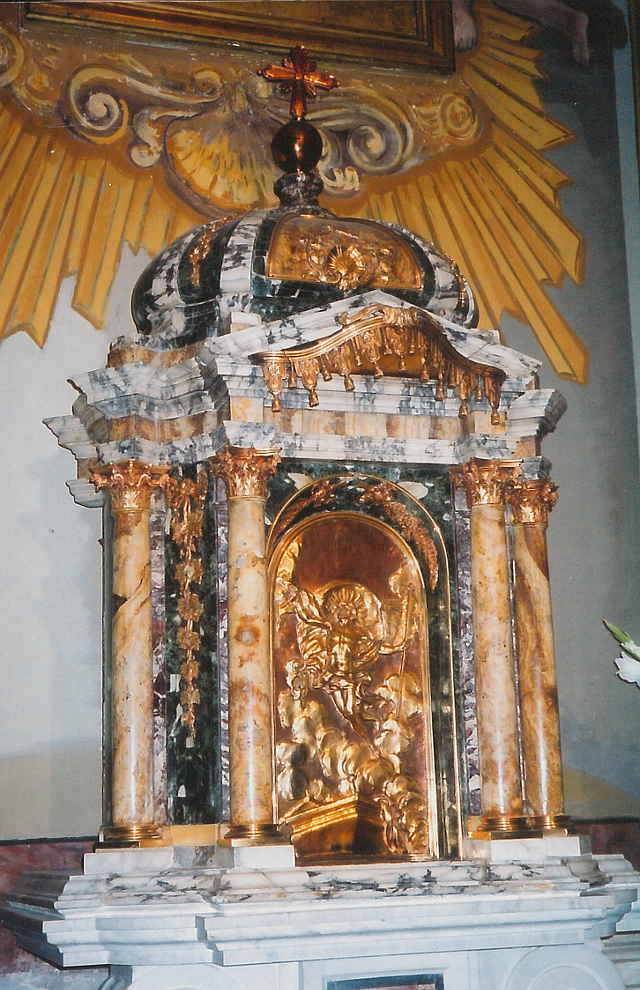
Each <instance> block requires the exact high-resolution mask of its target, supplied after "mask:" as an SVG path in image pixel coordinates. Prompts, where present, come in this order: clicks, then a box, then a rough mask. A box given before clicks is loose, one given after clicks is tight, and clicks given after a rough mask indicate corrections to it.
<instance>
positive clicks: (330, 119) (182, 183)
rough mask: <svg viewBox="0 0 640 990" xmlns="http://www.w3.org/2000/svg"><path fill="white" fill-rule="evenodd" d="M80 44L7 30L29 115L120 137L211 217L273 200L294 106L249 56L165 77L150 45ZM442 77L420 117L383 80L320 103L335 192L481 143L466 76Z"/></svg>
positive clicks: (1, 54)
mask: <svg viewBox="0 0 640 990" xmlns="http://www.w3.org/2000/svg"><path fill="white" fill-rule="evenodd" d="M70 44H71V42H70V40H67V39H65V38H63V37H61V38H59V39H57V41H56V44H55V45H54V44H51V43H48V42H45V41H43V40H40V39H37V38H32V37H25V39H24V40H23V39H22V38H18V37H17V36H16V35H15V34H13V33H12V32H11V31H9V30H8V29H6V28H5V27H3V26H0V87H2V86H11V88H12V90H13V92H14V95H15V96H17V98H18V99H19V100H20V102H22V103H23V104H24V105H25V106H27V107H28V108H29V109H30V110H35V111H36V112H38V113H40V114H42V115H44V116H47V117H53V118H56V117H58V116H60V114H61V115H62V118H63V120H64V123H65V124H66V125H67V126H68V127H69V128H70V129H71V130H72V131H73V132H74V133H75V134H76V135H78V136H80V137H82V138H85V139H87V140H88V141H90V142H91V143H93V144H97V145H111V144H118V143H120V142H122V143H123V147H124V148H126V154H127V156H128V158H129V162H130V163H131V164H132V165H134V166H136V167H138V168H150V167H152V166H154V165H156V164H161V165H162V166H163V167H164V168H165V170H166V172H167V175H168V177H169V179H170V181H171V184H172V186H173V187H174V189H176V190H177V191H178V192H179V193H180V195H181V196H182V197H183V198H184V199H186V200H187V201H188V202H189V203H191V204H192V205H194V206H195V207H196V208H198V209H200V210H202V211H203V212H205V213H210V214H211V213H215V212H216V211H217V210H225V209H237V208H242V207H245V208H249V207H264V206H266V205H268V204H269V203H270V202H271V201H272V192H271V187H272V185H273V181H274V178H275V177H276V173H275V170H274V167H273V165H272V163H271V160H270V156H269V152H268V145H269V141H270V138H271V136H272V133H273V129H274V124H278V123H283V122H284V121H285V120H286V119H287V117H288V109H287V103H286V100H285V99H283V98H282V96H280V95H279V94H278V93H275V94H274V93H272V92H270V90H269V86H268V84H267V83H266V82H265V80H264V79H258V78H256V76H255V73H254V70H253V67H252V66H251V60H250V59H249V58H248V57H246V56H244V57H242V58H240V59H237V60H234V61H230V60H229V59H228V58H225V57H217V58H216V62H215V67H214V65H213V64H210V63H208V62H204V61H202V62H197V61H196V62H195V64H194V61H193V60H192V59H187V58H186V57H184V56H182V55H181V53H180V52H178V51H176V52H174V53H173V56H172V64H171V70H170V71H167V67H166V63H164V62H163V61H162V60H161V59H159V58H158V56H157V53H154V51H153V49H152V48H149V49H147V50H144V49H141V50H139V51H138V52H136V55H135V56H134V55H133V54H131V53H128V52H126V51H122V52H118V51H112V50H110V49H109V48H108V47H107V46H105V45H104V44H101V43H99V42H97V40H96V39H95V38H92V39H91V43H90V44H89V45H88V46H87V48H86V49H82V50H81V51H78V50H77V48H76V49H74V50H73V51H72V50H71V48H70ZM141 52H144V54H141ZM250 66H251V67H250ZM69 69H71V71H70V72H69ZM432 81H433V86H431V87H428V88H427V91H426V92H425V93H424V94H421V103H422V105H421V107H420V110H419V111H418V110H416V109H415V107H414V106H413V104H412V101H410V100H406V101H405V100H403V99H398V96H397V94H396V93H394V92H393V91H392V90H391V88H390V87H388V86H386V85H385V84H378V85H376V86H375V87H373V86H369V85H363V84H362V83H360V82H359V81H357V80H353V81H352V82H351V84H350V85H347V86H345V87H343V88H342V89H341V90H340V91H339V93H338V95H337V96H336V95H332V97H331V99H330V100H324V101H321V102H320V103H319V104H318V105H317V106H316V107H314V108H313V111H312V112H311V113H310V114H309V119H311V120H313V122H314V124H315V125H316V126H317V127H318V130H319V131H320V133H321V134H322V138H323V146H324V151H323V157H322V160H321V162H320V166H319V168H320V172H321V174H322V177H323V179H324V181H325V185H326V189H327V191H328V192H329V193H331V194H334V195H351V194H353V193H354V192H355V191H357V190H358V188H359V185H360V180H361V177H362V176H367V175H371V176H375V175H388V174H392V173H394V172H398V171H402V170H404V169H406V168H409V167H410V166H411V165H413V164H415V163H416V162H417V161H420V160H422V159H424V158H429V157H433V156H434V155H438V154H441V153H442V152H443V151H445V150H447V149H451V148H453V147H459V146H460V145H461V144H469V143H473V142H474V141H475V140H476V139H477V138H478V136H479V134H480V132H481V130H482V126H483V125H482V120H481V114H480V112H479V110H478V108H477V106H476V102H474V97H473V94H472V93H469V92H466V90H465V87H464V85H463V84H462V83H461V82H460V81H459V80H458V81H454V82H442V81H440V80H438V79H435V80H432ZM227 176H228V180H229V181H226V178H225V177H227Z"/></svg>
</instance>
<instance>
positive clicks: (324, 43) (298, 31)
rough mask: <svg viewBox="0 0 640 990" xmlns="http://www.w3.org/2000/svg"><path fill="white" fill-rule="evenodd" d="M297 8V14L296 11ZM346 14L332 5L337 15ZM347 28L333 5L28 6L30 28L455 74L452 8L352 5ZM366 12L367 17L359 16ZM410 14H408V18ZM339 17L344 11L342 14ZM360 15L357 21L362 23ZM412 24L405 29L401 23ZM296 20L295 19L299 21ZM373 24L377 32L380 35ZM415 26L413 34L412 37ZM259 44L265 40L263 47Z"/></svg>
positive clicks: (444, 4)
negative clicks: (135, 34)
mask: <svg viewBox="0 0 640 990" xmlns="http://www.w3.org/2000/svg"><path fill="white" fill-rule="evenodd" d="M294 6H295V11H294V9H293V8H294ZM339 6H343V5H342V4H340V5H338V4H336V3H333V4H331V10H332V11H333V9H334V8H338V7H339ZM348 7H349V8H351V9H350V10H349V11H347V5H344V14H345V15H347V13H348V16H347V17H346V19H345V20H343V21H342V23H340V22H338V23H336V19H335V14H334V16H333V17H331V18H330V20H329V22H327V20H325V18H326V17H327V16H328V14H330V13H331V11H329V4H328V3H327V0H315V2H308V0H305V2H299V3H296V4H295V5H294V4H292V3H290V2H289V0H275V2H266V0H261V2H253V3H246V2H244V0H241V2H222V0H220V2H206V0H202V2H200V3H184V2H167V0H164V2H162V0H156V2H148V0H133V2H131V0H111V2H102V0H97V2H94V3H91V2H82V0H78V2H75V3H62V2H25V3H23V4H22V19H23V21H35V20H39V21H55V22H57V23H64V24H76V25H82V26H95V27H102V28H110V29H111V30H116V31H139V32H142V33H144V34H151V35H154V34H155V35H161V36H162V40H163V41H164V42H165V43H166V41H167V32H168V31H170V35H171V40H175V41H178V42H180V41H183V42H184V41H198V42H203V43H207V44H209V45H210V44H211V43H214V44H216V43H218V44H222V45H233V46H234V47H236V48H237V47H246V48H256V47H257V48H260V49H265V48H273V49H278V50H280V49H282V48H287V47H290V46H291V45H293V44H296V43H299V42H300V41H304V43H305V45H307V46H308V47H309V48H310V49H312V50H313V52H314V53H315V54H322V55H324V56H329V57H333V58H340V59H351V60H354V61H364V62H367V63H368V64H369V65H378V66H382V67H386V68H394V69H396V70H397V69H409V70H413V71H420V72H439V73H452V72H454V70H455V53H454V46H453V19H452V13H451V5H450V2H449V0H438V2H431V0H412V2H409V0H393V4H391V3H384V4H382V3H380V4H379V5H378V9H377V10H376V17H372V9H371V8H372V4H371V3H370V2H363V0H360V2H359V3H358V2H355V3H350V4H349V5H348ZM355 7H359V8H362V9H361V13H360V12H355V11H354V9H353V8H355ZM400 8H404V10H402V11H401V10H400ZM335 13H337V9H336V12H335ZM356 14H357V16H356ZM399 14H403V15H404V17H403V18H402V17H401V18H400V19H401V20H404V22H405V24H404V25H403V26H402V30H400V29H399V23H398V15H399ZM294 15H295V16H294ZM372 22H373V23H374V25H375V27H372ZM409 26H411V30H409ZM256 38H258V39H259V40H257V41H256Z"/></svg>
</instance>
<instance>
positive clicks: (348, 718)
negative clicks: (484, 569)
mask: <svg viewBox="0 0 640 990" xmlns="http://www.w3.org/2000/svg"><path fill="white" fill-rule="evenodd" d="M268 554H269V582H270V600H271V630H272V669H273V698H274V713H273V731H274V759H275V774H274V779H275V781H276V784H275V790H276V793H275V803H276V808H277V812H278V818H279V820H280V821H281V822H284V823H287V824H288V825H289V826H290V827H291V829H292V835H293V841H294V844H295V845H296V849H297V852H298V856H299V857H300V858H302V859H304V860H306V861H312V860H313V861H322V860H323V858H324V857H327V858H329V857H330V858H331V859H334V858H335V856H336V854H340V853H342V854H344V855H345V856H354V855H355V856H357V855H366V856H368V857H374V858H387V857H403V858H404V857H406V858H413V857H415V858H425V857H427V858H434V859H436V858H443V857H447V856H454V855H456V853H457V851H458V847H459V832H460V826H459V822H460V815H459V810H460V809H459V803H460V802H459V784H458V772H457V762H458V761H457V748H456V741H455V740H456V724H455V722H456V720H455V711H454V704H453V698H454V696H455V692H454V686H453V669H452V657H451V616H450V606H449V582H448V562H447V560H446V553H445V549H444V543H443V541H442V537H441V535H440V533H439V530H438V527H437V526H436V524H435V523H434V521H433V520H432V519H431V517H430V516H429V514H428V513H427V512H426V511H425V510H424V509H423V507H422V506H420V505H419V503H417V502H415V501H414V500H412V499H411V498H410V497H409V496H407V495H406V493H405V492H403V491H402V490H401V489H400V488H399V487H398V486H396V485H394V484H392V483H391V482H388V481H383V480H382V479H380V478H375V477H362V476H360V477H357V476H345V475H341V476H335V477H324V478H323V479H321V480H320V481H317V482H315V483H314V484H311V485H308V486H306V487H305V488H303V489H302V490H301V491H299V492H298V493H297V494H296V495H295V496H294V497H293V498H292V499H290V500H289V502H287V503H286V504H285V505H284V506H283V508H282V509H281V511H280V513H279V514H278V516H277V517H276V519H275V520H274V523H273V526H272V528H271V538H270V541H269V546H268Z"/></svg>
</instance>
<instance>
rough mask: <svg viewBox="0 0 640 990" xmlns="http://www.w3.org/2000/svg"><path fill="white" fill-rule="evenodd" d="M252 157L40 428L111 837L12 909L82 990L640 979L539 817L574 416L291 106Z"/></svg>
mask: <svg viewBox="0 0 640 990" xmlns="http://www.w3.org/2000/svg"><path fill="white" fill-rule="evenodd" d="M285 69H286V72H289V73H290V74H292V76H293V77H294V78H293V87H294V96H295V97H296V98H297V99H298V101H300V99H301V97H300V92H299V87H300V86H302V88H303V89H304V81H305V80H308V78H311V77H309V71H310V70H309V69H308V65H307V64H306V62H305V56H304V53H303V52H300V51H297V52H294V53H293V55H292V60H291V62H290V64H289V65H288V66H285ZM294 70H295V71H294ZM283 72H284V70H283ZM286 72H285V74H284V75H283V74H282V73H281V74H280V76H278V75H277V73H276V77H277V78H279V79H280V80H281V81H282V79H285V81H286V79H287V78H288V76H286ZM318 78H320V76H319V74H317V73H316V74H315V75H314V76H313V79H314V80H315V82H316V83H317V82H318ZM321 78H322V79H324V81H325V83H326V84H327V87H329V83H327V78H326V77H321ZM296 86H298V90H296ZM303 95H304V94H303ZM302 104H304V100H302ZM303 109H304V106H303V107H302V110H303ZM314 135H315V137H314ZM274 147H275V152H276V158H278V160H279V161H280V162H281V163H283V164H284V167H285V173H284V175H283V176H282V178H281V179H280V180H279V181H278V182H277V184H276V192H277V193H278V196H279V199H280V203H279V205H278V206H277V207H276V208H275V209H273V210H269V211H265V212H254V213H248V214H246V215H244V216H242V217H241V218H235V219H228V218H222V219H220V220H215V221H211V222H209V223H206V224H203V225H202V226H201V227H198V228H196V229H195V230H193V231H191V232H190V233H189V234H187V235H185V236H184V237H182V238H181V239H180V240H178V241H176V242H175V244H173V245H172V246H170V247H169V248H168V249H167V250H165V251H164V252H163V253H162V254H161V255H160V256H159V257H158V258H156V259H155V260H154V261H153V262H152V263H151V264H150V265H149V267H148V269H147V270H146V272H145V273H144V274H143V276H142V277H141V279H140V280H139V282H138V284H137V285H136V287H135V290H134V293H133V315H134V319H135V323H136V328H137V332H136V333H135V334H134V335H132V336H129V337H122V338H120V339H118V340H116V342H115V343H114V344H113V346H112V348H111V350H110V353H109V357H108V362H107V367H106V368H103V369H99V370H97V371H92V372H88V373H87V374H85V375H80V376H76V377H75V379H74V381H73V385H74V387H75V388H76V390H77V392H78V393H79V397H78V398H77V399H76V401H75V403H74V406H73V414H72V415H70V416H61V417H57V418H54V419H50V420H48V423H47V425H48V426H49V428H50V429H51V430H52V432H53V433H54V434H55V435H56V437H57V438H58V441H59V443H60V444H61V445H62V446H64V447H66V448H68V449H69V450H70V451H71V452H72V453H73V454H74V456H75V458H76V460H77V467H78V477H77V480H75V481H72V482H70V488H71V491H72V494H73V496H74V498H75V499H76V501H78V502H79V503H80V504H83V505H87V506H103V505H104V507H105V519H106V524H105V558H106V568H107V573H108V575H109V580H110V581H111V592H112V593H111V596H110V598H109V603H108V611H109V617H110V622H108V623H107V631H108V636H107V638H106V641H105V672H104V679H105V698H106V701H105V713H104V716H105V717H104V724H105V746H104V752H105V775H104V779H105V801H104V819H103V822H102V827H101V830H100V842H99V844H98V847H97V850H96V852H94V853H92V854H90V855H88V856H87V857H86V859H85V869H84V873H83V874H82V875H71V874H69V873H68V872H67V873H63V872H59V873H40V874H32V875H30V876H25V878H24V879H23V881H22V882H21V884H20V885H19V887H18V888H17V889H16V890H15V891H14V892H13V893H12V894H11V895H10V897H9V899H8V900H7V901H6V902H5V904H4V908H3V911H2V917H3V919H4V921H5V923H6V924H8V925H9V926H10V927H11V928H13V929H14V930H15V931H16V932H17V934H18V939H19V943H20V944H21V945H22V946H24V947H26V948H28V949H30V950H31V951H32V952H34V953H36V954H38V955H41V956H43V957H44V958H45V959H48V960H50V961H51V962H53V963H54V964H56V965H59V966H99V965H110V966H111V967H112V970H111V976H110V977H109V979H108V980H107V982H106V983H105V984H104V988H105V990H107V988H108V990H120V988H125V987H133V988H135V990H145V988H147V987H149V988H150V987H153V988H154V990H155V988H158V990H177V988H182V990H183V988H189V990H201V988H202V990H204V988H205V987H206V988H209V987H216V988H224V990H227V988H229V990H231V988H240V987H242V988H244V987H249V986H251V987H253V986H260V987H264V988H274V990H275V988H279V990H303V988H304V990H320V988H324V990H329V988H333V990H347V988H349V990H356V988H358V990H370V988H373V987H377V988H385V987H388V988H390V987H399V986H402V987H415V988H417V987H421V988H423V990H426V988H438V990H484V988H487V990H488V988H490V987H491V988H501V990H550V988H552V987H553V988H554V990H555V988H558V987H560V986H562V987H564V988H566V990H596V988H601V990H602V988H604V990H620V988H622V987H623V986H624V985H625V984H624V982H623V978H624V979H625V980H626V981H627V984H626V985H628V986H631V985H633V986H638V985H640V984H639V983H637V982H636V983H633V982H629V981H632V980H633V979H638V978H640V977H639V976H638V973H637V972H636V970H635V969H634V965H635V963H634V958H635V956H634V953H635V949H631V948H630V949H629V951H626V949H625V946H627V947H629V946H631V943H630V942H626V943H624V942H623V943H621V942H620V940H621V939H624V938H625V937H627V936H624V935H621V934H617V935H616V934H615V933H616V931H617V930H618V931H623V930H625V931H628V930H633V929H634V927H637V926H634V924H633V922H632V920H631V921H630V920H629V919H630V918H631V919H633V913H631V914H630V913H629V912H630V909H631V905H632V903H633V901H634V900H635V898H636V894H637V888H638V885H639V884H640V877H639V876H638V874H636V873H635V871H634V870H633V868H632V867H631V866H630V865H629V864H628V863H627V862H626V861H625V860H624V859H623V858H622V857H620V856H604V857H598V858H596V857H593V856H591V854H590V852H589V846H588V841H587V840H586V839H584V838H583V837H579V836H576V835H572V834H571V828H570V822H569V819H568V818H567V816H566V814H565V809H564V803H563V788H562V771H561V759H560V734H559V717H558V704H557V693H556V684H555V668H554V649H553V632H552V618H551V598H550V590H549V578H548V569H547V554H546V529H547V522H548V515H549V511H550V510H551V509H552V507H553V505H554V502H555V499H556V488H555V485H554V484H553V482H552V481H551V480H550V477H549V464H548V462H547V461H546V460H545V458H544V457H543V456H542V454H541V441H542V439H543V437H544V435H545V434H546V433H548V432H549V431H551V430H553V429H554V428H555V426H556V423H557V421H558V419H559V418H560V416H561V415H562V413H563V411H564V408H565V403H564V400H563V399H562V397H561V396H560V395H559V394H558V393H556V392H555V391H553V390H552V389H545V388H541V387H540V385H539V382H538V362H537V361H535V360H533V359H531V358H529V357H526V356H525V355H523V354H520V353H518V352H516V351H514V350H512V349H510V348H508V347H505V346H504V345H503V344H502V343H501V342H500V334H499V333H498V332H497V331H495V330H478V329H477V328H476V322H477V309H476V304H475V301H474V295H473V291H472V289H471V288H470V286H469V285H468V284H467V282H466V280H465V278H464V277H463V275H462V274H461V272H460V270H459V269H458V267H457V265H456V264H455V262H453V261H452V260H451V259H449V258H448V257H446V256H445V255H444V254H443V252H442V251H440V250H439V249H438V248H437V247H436V246H435V245H433V244H430V243H426V242H425V241H423V240H421V239H420V238H419V237H417V236H415V235H414V234H412V233H411V232H410V231H408V230H404V229H401V228H399V227H397V226H394V225H391V224H387V223H383V222H373V221H369V220H362V219H359V220H350V219H344V218H340V219H338V218H336V217H334V216H333V215H332V214H330V213H329V212H328V211H326V210H325V209H323V208H322V207H321V206H319V204H318V199H317V197H318V194H319V192H320V191H321V182H320V180H319V178H318V175H317V171H316V170H315V165H316V163H317V159H318V156H319V153H320V151H319V149H320V142H319V138H318V136H317V134H316V132H314V131H313V128H311V127H310V125H309V124H308V123H307V122H306V121H305V120H304V113H303V112H301V111H300V104H299V102H298V103H296V102H295V100H294V101H293V102H292V121H291V123H290V124H289V125H287V126H286V127H285V128H283V129H282V131H281V132H280V134H279V136H277V137H276V139H275V141H274ZM314 155H315V157H314ZM625 916H626V920H621V919H623V918H625ZM603 939H607V940H608V941H607V942H606V943H605V942H604V941H603ZM616 940H618V941H616ZM634 944H635V943H634ZM625 967H626V968H625ZM634 974H635V976H634Z"/></svg>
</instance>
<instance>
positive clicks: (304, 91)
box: [258, 45, 340, 120]
mask: <svg viewBox="0 0 640 990" xmlns="http://www.w3.org/2000/svg"><path fill="white" fill-rule="evenodd" d="M258 75H259V76H264V78H265V79H268V80H269V82H274V83H280V85H281V86H282V88H283V89H284V90H291V105H290V108H289V112H290V114H291V116H292V117H293V118H294V119H295V120H302V119H303V118H304V115H305V114H306V112H307V98H308V97H312V98H313V97H314V96H315V95H316V93H317V91H318V90H319V89H335V87H336V86H339V85H340V84H339V82H338V80H337V79H336V77H335V76H332V75H330V74H329V73H327V72H317V71H316V63H315V62H313V61H312V60H311V59H310V58H309V55H308V52H307V50H306V48H305V47H304V45H296V47H295V48H292V49H291V51H290V52H289V54H288V56H287V57H286V58H283V60H282V65H265V67H264V68H263V69H258Z"/></svg>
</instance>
